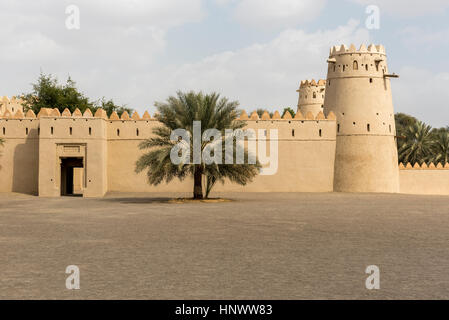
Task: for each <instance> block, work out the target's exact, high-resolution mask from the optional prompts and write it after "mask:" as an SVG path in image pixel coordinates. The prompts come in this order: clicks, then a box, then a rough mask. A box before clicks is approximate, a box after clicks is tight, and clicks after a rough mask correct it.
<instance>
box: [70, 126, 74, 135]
mask: <svg viewBox="0 0 449 320" xmlns="http://www.w3.org/2000/svg"><path fill="white" fill-rule="evenodd" d="M72 133H73V128H72V127H70V128H69V134H70V135H72Z"/></svg>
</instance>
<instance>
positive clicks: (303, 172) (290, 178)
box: [108, 120, 336, 192]
mask: <svg viewBox="0 0 449 320" xmlns="http://www.w3.org/2000/svg"><path fill="white" fill-rule="evenodd" d="M159 125H160V124H159V123H158V122H156V121H122V120H116V121H109V124H108V190H109V191H129V192H131V191H132V192H139V191H145V192H153V191H154V192H158V191H159V192H165V191H178V192H191V191H192V188H193V187H192V182H191V181H190V180H187V181H184V182H179V181H178V180H174V181H173V182H171V183H170V184H168V185H167V184H165V183H164V184H161V185H159V186H157V187H155V186H150V185H148V184H147V182H146V177H145V174H144V173H141V174H136V173H135V172H134V169H135V162H136V160H137V159H138V158H139V156H140V155H141V154H142V151H141V150H139V149H138V144H139V142H141V141H142V140H143V139H144V138H146V137H149V136H151V135H152V129H153V128H154V127H156V126H159ZM247 128H252V129H255V130H258V129H264V130H265V129H266V130H268V131H267V133H268V134H269V130H270V129H278V135H279V136H278V138H279V146H278V147H279V165H278V171H277V173H276V174H275V175H273V176H258V177H257V178H256V179H255V180H254V181H253V183H251V184H249V185H247V186H245V187H242V186H239V185H235V184H231V183H227V184H225V185H224V186H222V185H221V184H219V185H217V186H216V188H215V189H214V191H247V192H331V191H332V188H333V186H332V185H333V170H334V154H335V130H336V125H335V121H333V120H303V121H300V120H258V121H248V126H247ZM137 129H138V130H139V136H137ZM117 130H119V134H118V131H117ZM292 130H295V131H294V136H292V134H293V132H292ZM320 130H321V137H320ZM268 138H269V137H268ZM268 143H269V141H267V145H268Z"/></svg>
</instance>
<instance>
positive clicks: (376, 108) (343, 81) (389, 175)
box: [324, 45, 399, 193]
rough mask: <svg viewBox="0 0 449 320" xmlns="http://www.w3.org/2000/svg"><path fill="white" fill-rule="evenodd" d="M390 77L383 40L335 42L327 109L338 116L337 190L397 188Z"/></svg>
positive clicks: (328, 81) (361, 190) (397, 174)
mask: <svg viewBox="0 0 449 320" xmlns="http://www.w3.org/2000/svg"><path fill="white" fill-rule="evenodd" d="M392 77H398V76H397V75H395V74H389V73H388V65H387V56H386V54H385V48H384V47H383V46H382V45H376V46H375V45H370V46H369V47H368V48H367V47H366V46H364V45H362V46H361V47H360V49H359V50H357V49H356V47H355V46H354V45H351V46H350V48H349V49H348V48H347V47H346V46H344V45H342V46H341V47H333V48H331V52H330V55H329V59H328V75H327V81H326V95H325V101H324V112H325V114H328V113H329V112H331V111H332V112H334V113H335V115H336V116H337V145H336V158H335V176H334V191H340V192H385V193H396V192H399V170H398V155H397V147H396V140H395V135H396V128H395V121H394V111H393V102H392V95H391V84H390V78H392Z"/></svg>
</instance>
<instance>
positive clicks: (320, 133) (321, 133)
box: [318, 129, 323, 137]
mask: <svg viewBox="0 0 449 320" xmlns="http://www.w3.org/2000/svg"><path fill="white" fill-rule="evenodd" d="M318 134H319V135H320V137H321V136H322V135H323V130H321V129H320V131H318Z"/></svg>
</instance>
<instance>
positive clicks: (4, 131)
mask: <svg viewBox="0 0 449 320" xmlns="http://www.w3.org/2000/svg"><path fill="white" fill-rule="evenodd" d="M5 134H6V128H5V127H3V135H5Z"/></svg>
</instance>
